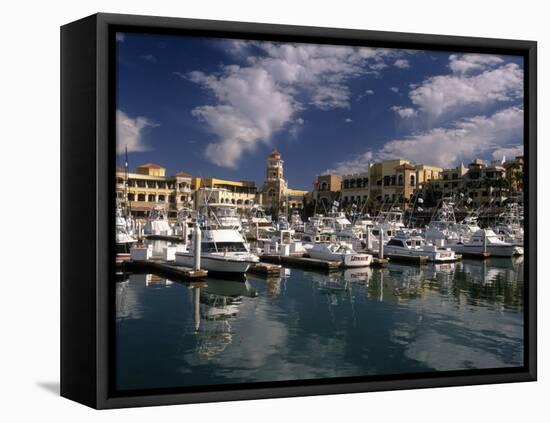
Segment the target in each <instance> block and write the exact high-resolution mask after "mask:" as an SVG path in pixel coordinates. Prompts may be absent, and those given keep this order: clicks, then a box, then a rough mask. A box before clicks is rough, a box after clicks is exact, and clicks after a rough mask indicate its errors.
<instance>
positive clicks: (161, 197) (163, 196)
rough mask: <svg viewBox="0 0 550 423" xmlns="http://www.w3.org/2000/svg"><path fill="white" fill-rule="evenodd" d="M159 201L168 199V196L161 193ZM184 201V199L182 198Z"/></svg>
mask: <svg viewBox="0 0 550 423" xmlns="http://www.w3.org/2000/svg"><path fill="white" fill-rule="evenodd" d="M159 201H166V196H165V195H162V194H161V195H159ZM181 201H183V200H181Z"/></svg>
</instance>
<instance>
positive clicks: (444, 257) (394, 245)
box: [384, 231, 456, 263]
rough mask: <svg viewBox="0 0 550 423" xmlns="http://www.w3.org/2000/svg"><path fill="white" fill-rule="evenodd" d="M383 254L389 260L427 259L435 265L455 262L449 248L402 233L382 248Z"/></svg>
mask: <svg viewBox="0 0 550 423" xmlns="http://www.w3.org/2000/svg"><path fill="white" fill-rule="evenodd" d="M384 253H385V255H387V256H389V257H390V258H391V256H410V257H428V261H431V262H437V263H441V262H446V261H447V262H448V261H454V260H456V256H455V252H454V251H453V250H451V249H450V248H444V247H436V246H435V245H432V244H429V243H426V242H425V241H424V239H423V238H422V237H421V236H419V235H416V234H410V233H406V232H402V231H401V232H398V233H397V235H396V236H394V237H393V238H391V239H390V240H389V241H388V243H387V244H386V246H385V247H384Z"/></svg>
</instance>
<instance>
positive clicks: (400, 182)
mask: <svg viewBox="0 0 550 423" xmlns="http://www.w3.org/2000/svg"><path fill="white" fill-rule="evenodd" d="M397 185H399V186H403V175H399V176H398V177H397Z"/></svg>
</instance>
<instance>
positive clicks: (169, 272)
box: [123, 260, 208, 281]
mask: <svg viewBox="0 0 550 423" xmlns="http://www.w3.org/2000/svg"><path fill="white" fill-rule="evenodd" d="M123 267H124V270H125V271H129V272H131V271H141V272H150V273H154V274H156V275H159V276H166V277H170V278H177V279H180V280H186V281H194V280H200V279H204V278H205V277H206V276H207V275H208V271H207V270H193V269H191V268H190V267H185V266H178V265H176V264H175V263H174V262H167V261H164V260H128V261H125V262H124V263H123Z"/></svg>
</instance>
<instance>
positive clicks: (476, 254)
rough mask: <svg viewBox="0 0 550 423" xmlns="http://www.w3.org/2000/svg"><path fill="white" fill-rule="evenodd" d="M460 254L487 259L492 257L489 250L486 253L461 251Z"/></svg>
mask: <svg viewBox="0 0 550 423" xmlns="http://www.w3.org/2000/svg"><path fill="white" fill-rule="evenodd" d="M460 256H461V257H466V258H475V259H480V260H485V259H488V258H489V257H491V253H489V252H485V253H483V252H480V253H465V252H461V253H460Z"/></svg>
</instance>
